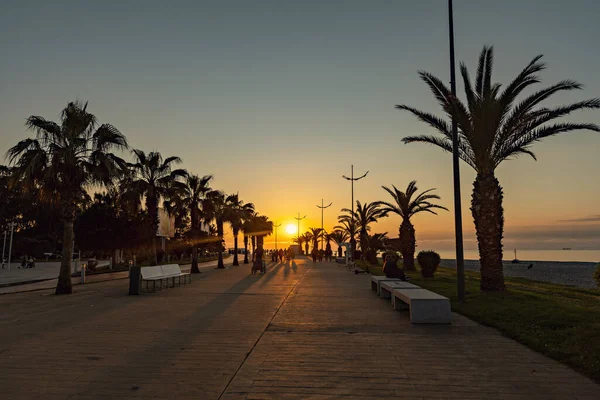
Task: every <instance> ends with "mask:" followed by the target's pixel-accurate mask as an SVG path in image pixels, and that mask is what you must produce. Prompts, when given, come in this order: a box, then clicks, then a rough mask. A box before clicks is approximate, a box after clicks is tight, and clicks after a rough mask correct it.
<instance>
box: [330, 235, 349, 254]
mask: <svg viewBox="0 0 600 400" xmlns="http://www.w3.org/2000/svg"><path fill="white" fill-rule="evenodd" d="M334 229H335V228H334ZM348 237H349V235H348V232H347V231H345V230H342V229H335V230H334V231H333V232H331V233H330V234H329V238H330V239H331V240H333V241H334V242H335V244H337V246H338V257H342V255H343V253H342V246H341V243H345V242H346V240H348Z"/></svg>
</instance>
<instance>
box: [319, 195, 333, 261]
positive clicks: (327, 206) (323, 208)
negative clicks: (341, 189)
mask: <svg viewBox="0 0 600 400" xmlns="http://www.w3.org/2000/svg"><path fill="white" fill-rule="evenodd" d="M332 204H333V203H329V204H328V205H326V206H323V199H321V205H318V204H317V207H319V208H320V209H321V250H323V233H324V232H323V210H325V209H326V208H329V207H331V205H332Z"/></svg>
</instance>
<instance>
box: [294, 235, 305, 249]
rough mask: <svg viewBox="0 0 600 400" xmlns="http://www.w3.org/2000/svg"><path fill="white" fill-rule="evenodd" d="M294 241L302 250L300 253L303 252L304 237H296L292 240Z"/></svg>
mask: <svg viewBox="0 0 600 400" xmlns="http://www.w3.org/2000/svg"><path fill="white" fill-rule="evenodd" d="M292 241H293V242H296V243H298V247H299V248H300V252H302V244H303V243H304V235H298V236H297V237H295V238H294V239H292Z"/></svg>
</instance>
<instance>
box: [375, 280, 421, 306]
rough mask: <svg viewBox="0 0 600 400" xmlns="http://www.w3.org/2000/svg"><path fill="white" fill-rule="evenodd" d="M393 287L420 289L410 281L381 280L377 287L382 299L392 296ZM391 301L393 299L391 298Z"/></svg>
mask: <svg viewBox="0 0 600 400" xmlns="http://www.w3.org/2000/svg"><path fill="white" fill-rule="evenodd" d="M394 289H421V288H420V287H419V286H417V285H413V284H412V283H408V282H405V281H383V282H381V287H380V288H379V297H381V298H382V299H389V298H390V297H392V292H393V291H394ZM392 303H393V300H392Z"/></svg>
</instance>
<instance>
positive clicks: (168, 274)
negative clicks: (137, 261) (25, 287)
mask: <svg viewBox="0 0 600 400" xmlns="http://www.w3.org/2000/svg"><path fill="white" fill-rule="evenodd" d="M141 277H142V282H144V281H145V282H146V291H147V290H148V286H149V283H150V282H152V291H153V292H155V291H156V287H157V282H158V283H160V285H159V288H160V289H162V288H163V282H165V283H166V284H167V287H168V286H169V283H171V285H172V287H175V282H176V281H177V283H178V286H180V285H181V279H182V278H183V282H184V283H186V282H191V281H192V276H191V274H189V273H187V272H181V269H180V268H179V265H177V264H169V265H155V266H152V267H142V268H141Z"/></svg>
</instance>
